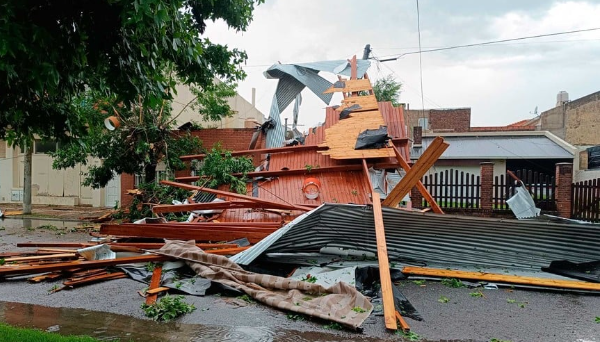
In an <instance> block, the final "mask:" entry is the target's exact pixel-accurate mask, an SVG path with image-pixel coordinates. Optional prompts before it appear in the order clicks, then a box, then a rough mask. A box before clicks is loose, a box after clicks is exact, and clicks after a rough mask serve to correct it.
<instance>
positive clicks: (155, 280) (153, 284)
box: [146, 265, 162, 305]
mask: <svg viewBox="0 0 600 342" xmlns="http://www.w3.org/2000/svg"><path fill="white" fill-rule="evenodd" d="M161 278H162V266H158V265H157V266H155V267H154V270H153V271H152V278H151V279H150V285H149V286H148V289H149V290H154V289H157V288H158V287H159V286H160V281H161ZM146 293H147V292H146ZM157 298H158V293H150V294H149V295H148V296H147V297H146V305H152V304H154V303H156V299H157Z"/></svg>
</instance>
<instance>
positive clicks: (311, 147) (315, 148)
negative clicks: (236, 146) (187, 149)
mask: <svg viewBox="0 0 600 342" xmlns="http://www.w3.org/2000/svg"><path fill="white" fill-rule="evenodd" d="M326 149H327V147H326V146H318V145H299V146H284V147H273V148H262V149H256V150H241V151H232V152H231V155H232V156H234V157H237V156H245V155H251V154H265V153H284V152H299V151H319V150H326ZM204 157H206V154H192V155H187V156H181V157H179V159H181V160H183V161H187V160H193V159H198V160H200V159H204Z"/></svg>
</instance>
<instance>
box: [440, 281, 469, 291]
mask: <svg viewBox="0 0 600 342" xmlns="http://www.w3.org/2000/svg"><path fill="white" fill-rule="evenodd" d="M442 285H444V286H447V287H452V288H455V289H456V288H460V287H466V285H465V284H463V282H462V281H460V280H458V279H456V278H446V279H442Z"/></svg>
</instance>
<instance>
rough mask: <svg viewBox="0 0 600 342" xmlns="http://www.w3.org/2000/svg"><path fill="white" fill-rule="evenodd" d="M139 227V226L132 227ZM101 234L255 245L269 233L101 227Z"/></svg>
mask: <svg viewBox="0 0 600 342" xmlns="http://www.w3.org/2000/svg"><path fill="white" fill-rule="evenodd" d="M134 226H139V225H137V224H136V225H134ZM100 233H101V234H109V235H117V236H129V237H151V238H164V239H178V240H196V241H231V240H236V239H242V238H247V239H248V241H250V243H257V242H259V241H260V240H262V239H264V238H265V237H267V236H268V235H269V234H270V233H268V232H265V233H258V232H244V231H228V232H219V231H215V230H213V231H205V230H198V229H190V228H188V229H185V228H177V229H164V228H160V227H158V228H156V227H148V226H145V227H114V226H102V227H101V228H100Z"/></svg>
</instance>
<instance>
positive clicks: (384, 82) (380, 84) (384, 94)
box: [373, 75, 402, 107]
mask: <svg viewBox="0 0 600 342" xmlns="http://www.w3.org/2000/svg"><path fill="white" fill-rule="evenodd" d="M401 87H402V83H400V82H398V81H396V80H395V79H394V77H392V76H391V75H388V76H386V77H384V78H381V79H378V80H377V81H376V82H375V85H374V86H373V92H374V93H375V97H376V98H377V101H379V102H384V101H389V102H391V103H392V105H394V106H395V107H397V106H398V105H400V102H399V101H398V98H399V97H400V88H401Z"/></svg>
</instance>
